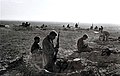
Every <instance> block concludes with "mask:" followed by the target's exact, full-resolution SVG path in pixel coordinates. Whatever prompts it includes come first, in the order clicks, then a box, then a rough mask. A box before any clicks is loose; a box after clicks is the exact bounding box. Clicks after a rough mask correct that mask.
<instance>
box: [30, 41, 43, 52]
mask: <svg viewBox="0 0 120 76" xmlns="http://www.w3.org/2000/svg"><path fill="white" fill-rule="evenodd" d="M38 50H41V47H40V46H39V45H38V43H36V42H34V43H33V45H32V47H31V53H37V52H38Z"/></svg>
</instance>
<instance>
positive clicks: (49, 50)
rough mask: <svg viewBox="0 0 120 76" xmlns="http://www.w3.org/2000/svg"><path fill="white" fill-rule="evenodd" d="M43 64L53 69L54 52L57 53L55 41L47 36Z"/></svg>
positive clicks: (44, 42)
mask: <svg viewBox="0 0 120 76" xmlns="http://www.w3.org/2000/svg"><path fill="white" fill-rule="evenodd" d="M42 46H43V66H44V68H45V69H47V70H49V71H51V72H52V71H53V66H54V60H53V58H54V53H55V48H54V44H53V41H52V40H51V39H50V38H49V36H47V37H46V38H45V39H44V40H43V42H42Z"/></svg>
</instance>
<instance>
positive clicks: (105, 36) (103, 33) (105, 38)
mask: <svg viewBox="0 0 120 76" xmlns="http://www.w3.org/2000/svg"><path fill="white" fill-rule="evenodd" d="M109 36H110V33H109V32H108V31H101V34H100V36H99V40H101V41H108V38H109Z"/></svg>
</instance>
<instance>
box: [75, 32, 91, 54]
mask: <svg viewBox="0 0 120 76" xmlns="http://www.w3.org/2000/svg"><path fill="white" fill-rule="evenodd" d="M87 38H88V35H86V34H85V35H83V37H81V38H80V39H79V40H78V41H77V49H78V52H79V53H81V52H91V51H92V48H90V47H89V46H88V44H85V42H84V40H86V39H87Z"/></svg>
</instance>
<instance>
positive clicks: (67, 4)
mask: <svg viewBox="0 0 120 76" xmlns="http://www.w3.org/2000/svg"><path fill="white" fill-rule="evenodd" d="M0 20H32V21H57V22H81V23H112V24H120V0H0Z"/></svg>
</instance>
